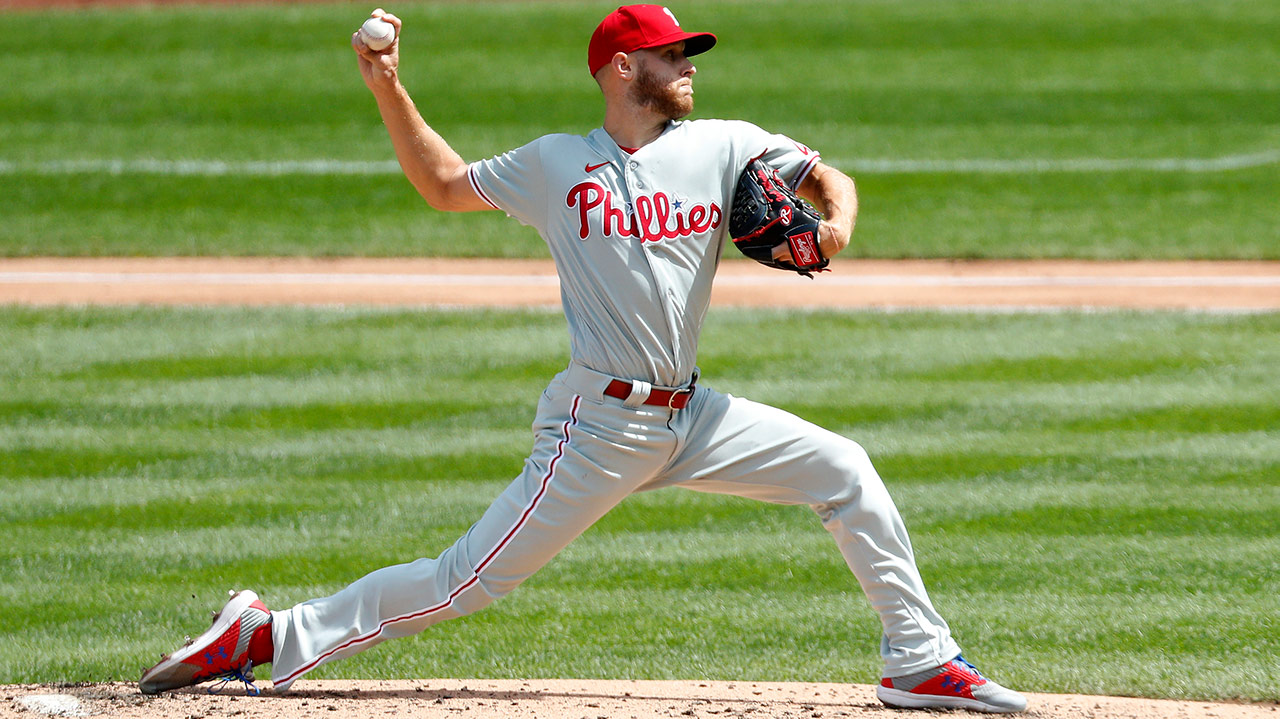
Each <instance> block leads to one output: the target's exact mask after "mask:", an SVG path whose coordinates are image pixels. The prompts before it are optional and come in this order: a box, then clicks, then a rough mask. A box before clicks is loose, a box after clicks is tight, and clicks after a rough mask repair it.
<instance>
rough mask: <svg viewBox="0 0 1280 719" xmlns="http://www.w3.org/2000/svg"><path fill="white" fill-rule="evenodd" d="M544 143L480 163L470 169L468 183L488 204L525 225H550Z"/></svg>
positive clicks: (530, 144) (537, 142)
mask: <svg viewBox="0 0 1280 719" xmlns="http://www.w3.org/2000/svg"><path fill="white" fill-rule="evenodd" d="M542 145H543V142H542V139H541V138H540V139H538V140H534V141H533V142H531V143H529V144H527V145H524V146H523V147H518V148H516V149H514V150H511V151H510V152H505V153H503V154H501V155H497V156H495V157H491V158H489V159H487V160H479V161H477V162H473V163H471V165H470V166H468V168H467V179H468V180H469V181H470V182H471V189H473V190H475V191H476V194H477V195H479V196H480V199H481V200H483V201H484V202H485V204H487V205H489V206H490V207H492V208H494V209H495V210H502V211H503V212H505V213H507V214H508V215H510V216H511V217H514V218H515V219H517V220H519V221H520V222H521V223H522V224H525V225H529V226H531V227H535V228H541V227H542V226H543V225H545V224H546V215H547V211H546V208H547V201H546V196H547V182H546V171H545V168H544V167H543V162H542Z"/></svg>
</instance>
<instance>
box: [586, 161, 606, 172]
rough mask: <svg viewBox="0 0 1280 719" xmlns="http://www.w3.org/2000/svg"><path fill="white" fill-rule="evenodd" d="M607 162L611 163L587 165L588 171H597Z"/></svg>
mask: <svg viewBox="0 0 1280 719" xmlns="http://www.w3.org/2000/svg"><path fill="white" fill-rule="evenodd" d="M607 164H609V163H607V162H602V163H600V164H599V165H587V172H595V171H596V170H599V169H600V168H602V167H604V166H605V165H607Z"/></svg>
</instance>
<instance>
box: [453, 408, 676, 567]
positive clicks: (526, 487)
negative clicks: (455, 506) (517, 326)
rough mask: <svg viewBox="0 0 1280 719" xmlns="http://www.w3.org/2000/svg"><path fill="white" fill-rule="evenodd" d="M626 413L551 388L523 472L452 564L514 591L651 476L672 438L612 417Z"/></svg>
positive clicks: (663, 431) (476, 526)
mask: <svg viewBox="0 0 1280 719" xmlns="http://www.w3.org/2000/svg"><path fill="white" fill-rule="evenodd" d="M621 411H625V410H622V408H616V407H612V406H609V405H604V404H601V403H593V402H591V401H590V400H588V399H584V398H582V397H580V396H577V395H575V394H573V393H572V392H570V391H567V390H566V389H565V388H563V387H561V386H558V385H557V384H555V383H553V384H552V386H551V387H549V388H548V390H547V392H545V393H544V394H543V396H542V398H541V400H540V401H539V406H538V415H537V419H536V420H535V422H534V447H533V450H532V452H531V453H530V455H529V457H528V459H526V460H525V464H524V468H523V470H522V471H521V473H520V475H519V476H518V477H516V478H515V479H514V480H513V481H512V482H511V483H510V484H509V485H507V487H506V488H505V489H504V490H503V491H502V493H501V494H500V495H499V496H498V497H497V498H496V499H495V500H494V501H493V503H492V504H491V505H490V506H489V508H488V509H487V510H486V511H485V513H484V515H483V516H482V517H481V518H480V520H479V521H477V522H476V523H475V524H474V525H473V526H472V527H471V529H470V530H468V532H467V533H466V535H465V536H464V537H463V538H462V539H461V540H459V543H458V545H457V547H456V549H457V550H458V557H457V558H456V559H455V560H454V561H460V562H461V565H462V567H465V568H468V569H470V571H474V572H475V573H476V574H480V575H482V576H483V577H484V578H485V579H486V581H487V582H490V583H492V584H493V585H495V586H494V589H495V590H497V591H501V589H500V587H501V586H502V585H508V586H514V585H516V584H518V583H519V582H520V581H522V580H523V579H525V578H526V577H528V576H529V575H530V574H532V573H533V572H534V571H536V570H537V569H538V568H539V567H541V566H542V565H544V564H545V563H546V562H548V561H550V560H551V558H552V557H554V556H555V555H556V554H557V553H558V552H559V551H560V550H561V549H563V548H564V547H565V546H566V545H567V544H568V543H569V542H570V541H572V540H573V539H574V538H576V537H577V536H578V535H580V534H581V533H582V532H583V531H585V530H586V529H587V528H589V527H590V526H591V525H592V524H594V523H595V522H596V521H597V520H599V519H600V517H602V516H604V515H605V514H606V513H607V512H608V511H609V510H610V509H612V508H613V507H614V506H616V505H617V504H618V503H619V502H621V501H622V500H623V499H624V498H625V497H626V496H627V495H629V494H631V493H632V492H633V491H635V488H636V487H637V486H638V485H640V484H643V483H644V482H645V481H647V480H648V479H649V478H651V477H652V476H653V475H654V474H655V473H656V472H657V471H658V469H659V468H660V467H662V466H663V464H665V462H666V460H667V458H668V457H669V456H670V454H671V447H672V446H674V437H673V435H672V434H671V432H670V430H668V429H666V428H665V427H661V426H659V427H658V428H655V429H653V430H652V431H651V432H649V433H646V432H644V431H639V430H638V429H637V427H636V425H634V424H633V425H631V426H630V427H628V425H627V424H626V423H625V422H623V421H622V418H620V417H615V416H614V415H615V414H618V413H619V412H621ZM664 434H665V436H664ZM624 440H625V441H626V442H627V444H625V445H624V444H622V442H623V441H624ZM460 568H461V567H460Z"/></svg>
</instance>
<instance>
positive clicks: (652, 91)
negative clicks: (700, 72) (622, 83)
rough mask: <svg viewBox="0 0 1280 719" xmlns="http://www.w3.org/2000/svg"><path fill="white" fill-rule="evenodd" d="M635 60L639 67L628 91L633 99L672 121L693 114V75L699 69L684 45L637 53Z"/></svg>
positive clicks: (674, 44)
mask: <svg viewBox="0 0 1280 719" xmlns="http://www.w3.org/2000/svg"><path fill="white" fill-rule="evenodd" d="M632 57H633V58H634V62H635V65H636V76H635V80H634V81H632V83H631V88H630V90H629V92H630V93H631V97H632V99H634V100H635V101H636V102H637V103H638V104H640V105H641V106H642V107H649V108H652V109H653V110H654V111H655V112H657V113H659V114H661V115H662V116H663V117H667V118H670V119H672V120H678V119H680V118H682V117H684V116H686V115H688V114H689V113H691V112H693V73H695V72H697V69H696V68H694V66H693V63H692V62H690V61H689V58H687V57H685V56H684V42H677V43H672V44H670V45H663V46H662V47H657V48H653V49H651V50H637V51H636V52H635V53H633V54H632Z"/></svg>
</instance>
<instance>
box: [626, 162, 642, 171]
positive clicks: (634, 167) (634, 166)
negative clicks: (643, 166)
mask: <svg viewBox="0 0 1280 719" xmlns="http://www.w3.org/2000/svg"><path fill="white" fill-rule="evenodd" d="M627 166H628V167H630V168H631V169H633V170H634V169H636V168H637V167H639V166H640V163H638V162H636V161H635V160H632V161H631V162H629V163H627Z"/></svg>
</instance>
